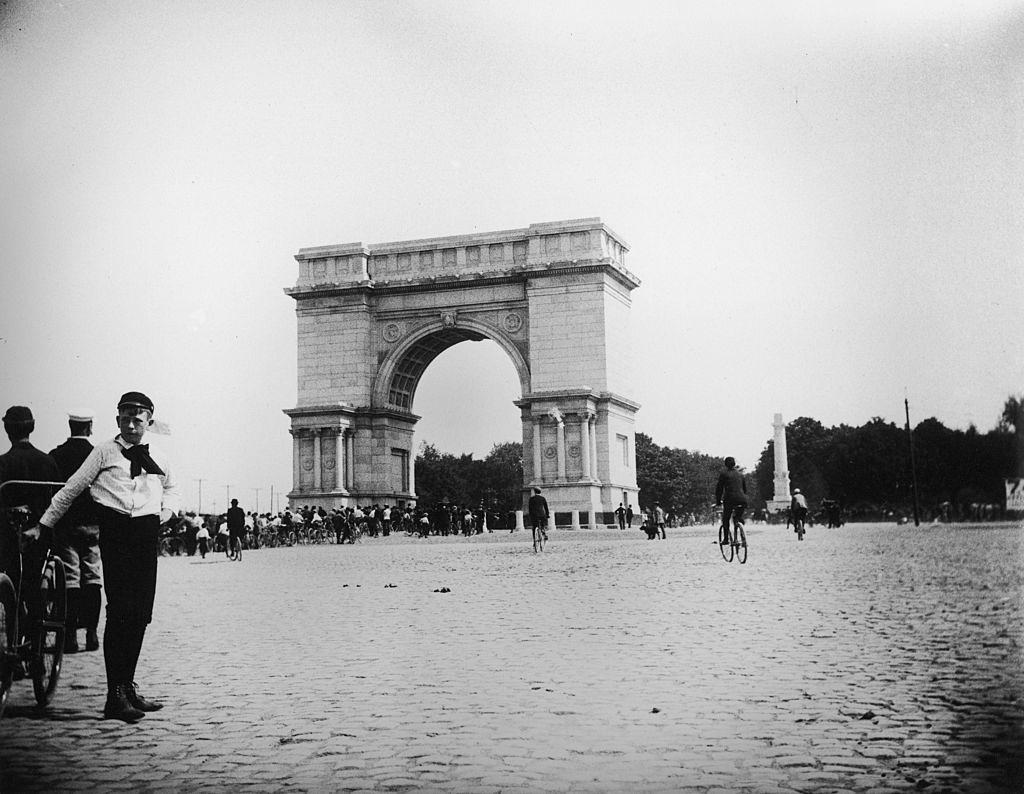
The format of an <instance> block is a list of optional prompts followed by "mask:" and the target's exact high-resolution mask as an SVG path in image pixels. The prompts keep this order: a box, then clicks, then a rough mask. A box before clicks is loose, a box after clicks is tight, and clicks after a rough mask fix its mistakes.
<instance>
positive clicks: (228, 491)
mask: <svg viewBox="0 0 1024 794" xmlns="http://www.w3.org/2000/svg"><path fill="white" fill-rule="evenodd" d="M230 506H231V486H230V485H225V486H224V509H225V510H227V509H228V507H230Z"/></svg>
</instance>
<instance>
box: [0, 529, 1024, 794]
mask: <svg viewBox="0 0 1024 794" xmlns="http://www.w3.org/2000/svg"><path fill="white" fill-rule="evenodd" d="M749 540H750V544H751V550H750V558H749V561H748V563H747V564H746V565H739V564H738V563H735V562H733V563H731V564H727V563H725V562H723V561H722V559H721V557H720V556H719V553H718V548H717V546H716V545H715V544H714V542H713V532H712V529H711V528H710V527H704V528H691V529H685V530H669V537H668V540H666V541H648V540H646V539H645V538H644V536H643V535H642V534H641V533H639V532H637V531H636V530H633V531H632V532H621V533H620V532H617V531H614V530H607V531H604V530H602V531H597V532H589V531H583V532H576V533H572V532H562V531H560V532H556V533H554V534H553V536H552V539H551V543H550V545H549V546H548V548H547V549H546V550H545V551H544V552H543V553H542V554H537V555H535V554H533V553H532V551H531V548H530V543H529V539H528V537H526V536H525V535H524V533H517V534H515V535H509V534H507V533H500V534H499V533H495V534H492V535H484V536H479V537H476V538H473V539H470V540H456V539H444V540H441V539H430V540H418V539H412V538H406V537H404V536H403V537H391V538H388V539H379V540H368V541H366V542H364V543H362V544H359V545H357V546H344V547H338V546H318V547H306V548H294V549H274V550H264V551H256V552H248V553H246V554H245V558H244V559H243V561H242V562H241V563H231V562H228V561H227V560H226V559H225V558H224V557H223V555H220V556H213V557H210V558H207V560H205V561H203V560H200V559H198V558H195V559H189V558H167V559H163V560H161V565H160V584H159V589H158V594H157V614H156V617H155V621H154V624H153V626H152V627H151V629H150V633H149V635H148V636H147V640H146V647H145V649H144V650H143V659H142V663H141V666H140V671H139V675H140V684H141V687H140V688H141V690H142V691H143V693H144V694H146V695H147V696H153V697H157V698H162V699H163V700H165V701H166V703H167V706H166V708H165V709H164V710H163V711H161V712H158V713H156V714H150V715H148V716H146V717H145V719H143V720H142V721H141V722H140V723H139V724H138V725H136V726H128V725H124V724H123V723H120V722H116V721H104V720H101V719H100V718H99V717H100V710H101V709H102V706H103V699H104V694H105V693H104V685H103V670H102V659H101V658H100V657H101V655H100V654H98V653H82V654H77V655H74V656H69V657H67V658H66V660H65V669H64V674H63V675H62V678H61V685H60V688H59V689H58V691H57V695H56V698H55V700H54V703H53V704H52V705H51V707H50V708H49V709H48V710H46V711H38V710H37V709H36V708H35V707H34V706H33V705H32V699H31V697H32V694H31V689H32V688H31V685H30V684H29V683H28V682H16V683H15V684H14V688H13V690H12V694H11V701H10V704H9V706H8V713H7V714H6V715H5V716H4V718H3V719H2V720H0V790H3V791H21V790H28V789H34V790H53V791H79V790H81V791H93V790H99V791H118V790H131V791H137V790H144V791H145V790H149V791H168V790H174V791H181V790H185V791H224V790H232V791H234V790H245V791H281V790H287V791H360V790H366V791H451V792H463V791H465V792H502V791H513V792H516V791H520V792H525V791H584V792H585V791H607V792H633V791H686V792H733V791H742V792H751V793H752V794H753V793H754V792H756V793H757V794H761V793H770V792H822V793H824V792H845V791H856V792H898V791H928V792H937V791H944V792H987V791H1021V790H1022V789H1024V727H1022V726H1024V663H1022V662H1024V660H1022V653H1021V649H1022V646H1024V621H1022V617H1024V615H1022V603H1021V602H1022V593H1024V587H1022V584H1024V582H1022V578H1024V573H1022V569H1024V565H1022V563H1024V553H1022V552H1024V549H1022V546H1024V531H1022V528H1021V527H1020V526H1009V525H1001V526H994V527H993V526H988V527H966V526H959V527H953V528H951V527H935V528H932V527H928V528H925V527H922V528H920V529H914V528H906V527H895V526H881V525H852V526H847V527H845V528H843V529H842V530H825V529H822V528H817V527H815V528H812V529H811V530H810V531H809V532H808V535H807V539H806V540H805V541H804V542H802V543H798V542H797V541H796V539H795V536H794V535H793V533H792V532H790V531H787V530H785V529H782V528H778V527H772V528H765V527H756V526H752V527H751V528H750V530H749ZM391 585H393V586H391ZM442 588H449V589H450V592H436V591H438V590H441V589H442Z"/></svg>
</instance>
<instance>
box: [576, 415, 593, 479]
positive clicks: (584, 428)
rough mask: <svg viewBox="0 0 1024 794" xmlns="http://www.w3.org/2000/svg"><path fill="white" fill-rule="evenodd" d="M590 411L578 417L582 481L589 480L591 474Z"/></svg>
mask: <svg viewBox="0 0 1024 794" xmlns="http://www.w3.org/2000/svg"><path fill="white" fill-rule="evenodd" d="M590 416H591V414H590V411H584V412H583V413H581V414H580V415H579V417H580V423H579V428H580V462H581V464H582V466H583V479H584V480H590V479H591V478H592V476H593V475H592V474H591V468H590V467H591V463H592V461H591V459H590Z"/></svg>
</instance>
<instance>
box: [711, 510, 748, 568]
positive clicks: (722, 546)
mask: <svg viewBox="0 0 1024 794" xmlns="http://www.w3.org/2000/svg"><path fill="white" fill-rule="evenodd" d="M742 517H743V512H742V510H740V512H739V515H737V514H736V513H733V516H732V524H733V531H732V532H731V533H730V532H729V527H728V523H727V522H728V519H727V518H726V513H725V510H723V511H722V521H721V526H719V527H718V550H719V551H720V552H721V553H722V559H723V560H725V561H726V562H732V561H733V558H734V557H735V558H736V559H737V560H739V562H740V565H742V564H744V563H745V562H746V561H747V532H746V530H745V529H744V527H743V520H742Z"/></svg>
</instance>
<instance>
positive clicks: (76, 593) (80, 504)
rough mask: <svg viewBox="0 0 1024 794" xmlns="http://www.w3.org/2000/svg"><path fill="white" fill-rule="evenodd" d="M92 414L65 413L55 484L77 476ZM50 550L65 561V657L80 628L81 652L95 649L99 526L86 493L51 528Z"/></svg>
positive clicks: (87, 445) (99, 591)
mask: <svg viewBox="0 0 1024 794" xmlns="http://www.w3.org/2000/svg"><path fill="white" fill-rule="evenodd" d="M92 420H93V417H92V414H91V413H90V412H88V411H79V412H77V413H72V414H68V428H69V429H70V430H71V437H70V438H69V439H68V440H67V441H65V442H64V443H63V444H61V445H60V446H59V447H56V448H55V449H52V450H50V457H51V458H53V459H54V461H55V462H56V463H57V468H58V469H59V470H60V479H61V480H67V479H69V478H70V477H71V475H72V474H74V473H75V472H76V471H78V467H79V466H81V465H82V463H84V462H85V459H86V458H87V457H89V453H90V452H92V442H91V441H89V436H91V435H92ZM54 551H55V552H56V553H57V556H59V557H60V558H61V559H62V560H63V561H64V567H65V569H66V572H67V582H68V591H67V592H68V611H67V633H66V634H65V635H64V653H77V652H78V629H80V628H81V629H85V650H87V651H96V650H99V647H100V641H99V637H98V636H97V634H96V629H97V627H98V626H99V622H100V606H101V603H102V600H103V599H102V592H103V576H102V573H101V571H102V568H101V565H100V521H99V515H98V513H97V511H96V503H95V502H93V500H92V496H91V495H90V493H89V491H83V492H82V493H81V494H80V495H79V496H78V497H77V498H76V499H75V501H74V503H73V504H72V505H71V509H70V510H68V512H67V513H65V514H64V517H63V518H62V519H61V520H60V521H59V522H58V523H57V526H56V527H54Z"/></svg>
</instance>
